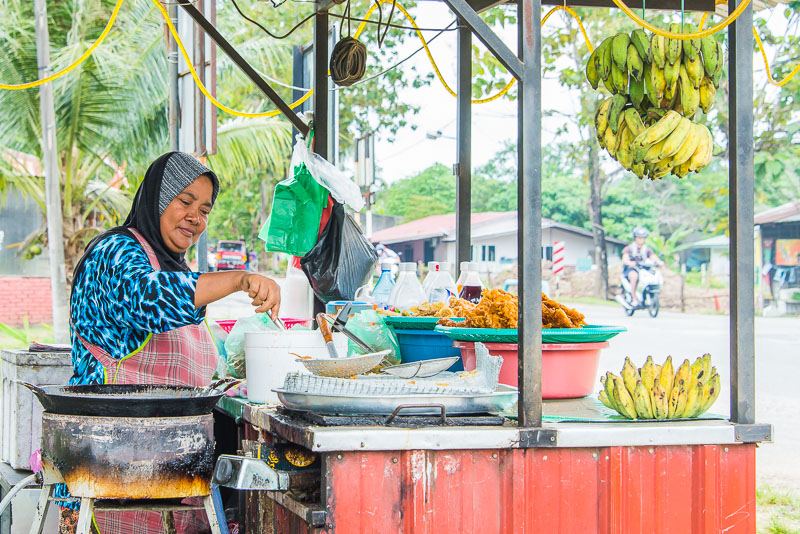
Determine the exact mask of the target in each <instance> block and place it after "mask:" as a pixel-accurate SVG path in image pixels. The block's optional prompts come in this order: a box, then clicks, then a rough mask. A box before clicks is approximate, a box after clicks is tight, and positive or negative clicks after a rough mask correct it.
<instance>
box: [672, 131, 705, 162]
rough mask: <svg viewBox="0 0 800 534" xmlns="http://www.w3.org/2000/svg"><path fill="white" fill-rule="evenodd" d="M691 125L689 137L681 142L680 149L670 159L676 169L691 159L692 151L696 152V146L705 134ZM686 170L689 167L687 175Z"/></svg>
mask: <svg viewBox="0 0 800 534" xmlns="http://www.w3.org/2000/svg"><path fill="white" fill-rule="evenodd" d="M690 122H691V121H690ZM691 125H692V127H691V130H690V131H689V135H688V136H687V137H686V141H684V142H683V145H682V146H681V148H680V149H679V150H678V151H677V152H676V153H675V155H674V156H673V157H672V162H673V164H674V165H675V166H676V167H679V166H681V165H683V164H684V163H686V162H687V161H689V158H691V157H692V154H694V151H695V150H697V145H698V144H699V143H700V138H701V137H702V136H703V135H705V133H704V132H703V131H702V130H700V128H698V126H697V124H695V123H693V122H692V123H691ZM688 170H689V166H688V165H687V166H686V171H687V173H688Z"/></svg>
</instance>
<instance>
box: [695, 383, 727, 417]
mask: <svg viewBox="0 0 800 534" xmlns="http://www.w3.org/2000/svg"><path fill="white" fill-rule="evenodd" d="M721 390H722V387H721V385H720V382H719V375H716V374H715V375H714V376H712V377H711V384H710V387H709V388H708V395H706V388H705V387H704V388H703V405H702V407H701V408H700V414H703V413H706V412H707V411H708V409H709V408H711V406H713V405H714V402H715V401H716V400H717V397H719V392H720V391H721ZM698 415H699V414H698Z"/></svg>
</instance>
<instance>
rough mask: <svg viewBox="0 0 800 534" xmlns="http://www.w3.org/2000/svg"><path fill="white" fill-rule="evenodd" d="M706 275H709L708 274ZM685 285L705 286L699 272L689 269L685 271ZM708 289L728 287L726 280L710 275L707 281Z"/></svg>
mask: <svg viewBox="0 0 800 534" xmlns="http://www.w3.org/2000/svg"><path fill="white" fill-rule="evenodd" d="M706 276H709V275H708V274H707V275H706ZM686 285H687V286H689V287H706V286H705V284H704V283H703V277H702V274H701V273H700V272H697V271H690V272H688V273H686ZM708 287H709V288H710V289H728V282H727V281H726V280H722V279H720V278H715V277H713V276H712V277H711V279H710V280H709V282H708Z"/></svg>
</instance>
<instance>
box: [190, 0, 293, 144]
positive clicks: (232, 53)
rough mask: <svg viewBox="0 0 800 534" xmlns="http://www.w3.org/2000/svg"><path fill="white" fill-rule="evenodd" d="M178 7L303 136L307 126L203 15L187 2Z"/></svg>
mask: <svg viewBox="0 0 800 534" xmlns="http://www.w3.org/2000/svg"><path fill="white" fill-rule="evenodd" d="M178 2H179V3H180V6H181V7H182V8H183V9H184V10H185V11H186V13H188V14H189V16H190V17H192V19H193V20H194V21H195V22H196V23H197V24H198V25H199V26H200V27H201V28H203V31H205V32H206V34H207V35H208V36H209V37H211V40H212V41H214V42H215V43H216V45H217V46H218V47H220V48H221V49H222V50H223V51H224V52H225V53H226V54H227V55H228V57H229V58H231V61H233V62H234V63H235V64H236V66H237V67H239V68H240V69H241V70H242V72H243V73H244V74H245V76H247V77H248V78H250V80H251V81H252V82H253V83H254V84H256V87H258V88H259V89H260V90H261V92H262V93H264V95H266V97H267V98H269V99H270V101H272V103H273V104H275V106H276V107H277V108H278V109H279V110H280V112H281V113H283V114H284V115H285V116H286V118H287V119H289V121H290V122H291V123H292V124H294V127H295V128H297V129H298V130H299V131H300V132H302V133H303V135H306V134H307V133H308V126H307V125H306V124H305V123H304V122H303V121H302V120H300V118H299V117H298V116H297V115H296V114H295V113H294V111H292V108H290V107H289V104H287V103H286V102H284V101H283V99H282V98H281V97H280V96H278V93H276V92H275V90H274V89H273V88H272V87H271V86H270V85H269V84H268V83H267V82H266V80H264V78H262V77H261V76H260V75H259V74H258V73H257V72H256V71H255V69H253V67H252V66H250V64H249V63H248V62H247V61H246V60H245V59H244V58H243V57H242V56H241V55H239V52H237V51H236V49H235V48H234V47H233V45H231V44H230V43H229V42H228V41H227V40H226V39H225V38H224V37H223V36H222V34H221V33H219V32H218V31H217V29H216V28H215V27H214V25H213V24H211V22H210V21H209V20H208V19H207V18H205V16H203V14H202V13H201V12H200V11H198V10H197V8H196V7H194V5H192V4H191V3H190V2H189V1H187V0H178Z"/></svg>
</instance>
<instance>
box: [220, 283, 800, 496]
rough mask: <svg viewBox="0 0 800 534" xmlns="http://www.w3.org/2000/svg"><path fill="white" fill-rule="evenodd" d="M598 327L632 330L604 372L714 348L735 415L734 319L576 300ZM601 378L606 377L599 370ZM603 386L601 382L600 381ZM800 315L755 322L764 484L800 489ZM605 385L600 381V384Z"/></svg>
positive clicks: (236, 308)
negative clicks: (768, 435)
mask: <svg viewBox="0 0 800 534" xmlns="http://www.w3.org/2000/svg"><path fill="white" fill-rule="evenodd" d="M576 307H577V308H578V309H579V310H580V311H582V312H583V313H584V314H585V315H586V317H587V320H588V321H589V323H591V324H613V325H623V326H625V327H627V328H628V331H627V332H626V333H624V334H620V335H619V336H617V337H616V338H614V339H613V340H611V344H610V347H609V349H608V350H606V351H604V353H603V356H602V357H601V361H600V372H605V371H606V370H613V371H614V372H619V369H621V368H622V363H623V361H624V359H625V356H630V357H631V359H632V360H633V361H634V362H635V363H636V364H637V365H639V366H641V364H642V363H644V360H645V359H646V357H647V356H648V355H652V356H653V358H654V359H655V360H656V361H657V362H661V361H663V360H664V359H665V358H666V357H667V355H672V358H673V360H674V361H677V363H676V366H677V365H678V364H680V362H682V361H683V359H684V358H690V359H691V360H692V361H693V360H694V358H696V357H697V356H699V355H701V354H703V353H706V352H708V353H710V354H711V355H712V357H713V361H714V365H715V366H716V367H717V369H718V371H719V373H720V375H721V376H722V377H723V381H722V382H723V391H722V393H721V394H720V398H719V400H717V403H716V404H715V405H714V408H713V409H712V411H714V412H715V413H721V414H725V415H728V414H729V413H730V409H729V406H730V390H729V387H728V383H727V377H729V376H730V374H729V350H730V349H729V347H730V343H729V337H728V336H729V334H728V329H729V318H728V317H727V316H721V315H693V314H681V313H674V312H661V313H660V314H659V316H658V317H657V318H655V319H652V318H651V317H650V316H649V315H647V313H642V312H637V313H636V314H635V315H634V316H633V317H626V316H625V314H624V313H623V312H622V309H621V308H620V307H614V306H591V305H586V304H577V305H576ZM252 310H253V308H252V307H251V306H250V305H249V301H248V299H247V298H246V296H245V295H244V294H237V295H231V296H230V297H228V298H226V299H223V300H221V301H220V302H218V303H215V304H212V305H211V306H209V310H208V314H209V317H210V318H213V319H226V318H238V317H244V316H246V315H250V314H252V313H253V312H252ZM598 380H599V375H598ZM598 384H599V382H598ZM799 386H800V319H797V318H791V319H787V318H760V317H759V318H757V319H756V420H757V421H758V422H764V423H771V424H773V425H774V433H773V435H774V439H775V442H774V443H769V444H763V445H761V446H760V448H759V449H758V453H757V468H756V469H757V470H756V476H757V477H758V482H759V484H762V483H769V484H771V485H773V486H776V487H783V488H791V489H794V490H796V491H800V425H799V424H798V414H800V387H799ZM598 388H599V385H598Z"/></svg>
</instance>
